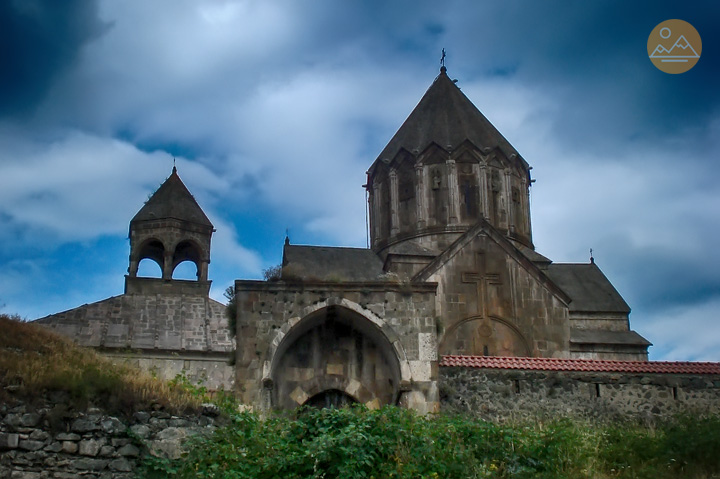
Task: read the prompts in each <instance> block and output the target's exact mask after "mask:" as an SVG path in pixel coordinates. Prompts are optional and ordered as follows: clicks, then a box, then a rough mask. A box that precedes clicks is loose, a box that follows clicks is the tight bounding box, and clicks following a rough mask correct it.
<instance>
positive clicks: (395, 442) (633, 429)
mask: <svg viewBox="0 0 720 479" xmlns="http://www.w3.org/2000/svg"><path fill="white" fill-rule="evenodd" d="M189 451H190V452H189V453H188V454H186V455H185V456H184V457H183V458H181V459H179V460H177V461H167V460H161V459H157V458H148V459H147V461H146V463H145V469H144V471H143V472H142V474H141V475H142V476H143V477H147V478H155V477H177V478H190V477H193V478H194V477H203V478H260V479H261V478H276V477H282V478H309V477H312V478H458V479H460V478H463V479H464V478H615V477H618V478H660V479H662V478H685V477H687V478H708V477H720V418H718V417H709V418H692V417H684V418H675V419H673V420H669V421H668V422H666V423H662V424H657V425H655V426H653V427H652V428H649V427H647V426H642V425H638V424H624V425H621V424H606V425H600V424H592V423H586V422H581V421H575V420H570V419H559V420H556V421H552V422H547V423H539V422H535V423H519V424H495V423H490V422H484V421H479V420H476V419H471V418H469V417H464V416H449V415H442V414H441V415H437V416H433V417H421V416H418V415H416V414H415V413H413V412H412V411H408V410H404V409H399V408H394V407H387V408H384V409H381V410H379V411H370V410H367V409H365V408H362V407H356V408H350V409H340V410H327V409H326V410H305V411H303V412H300V413H297V415H296V416H295V417H293V416H290V415H279V414H278V415H272V416H270V417H268V418H266V419H261V418H260V417H259V416H258V415H256V414H252V413H242V414H237V415H235V416H234V417H233V420H232V422H231V424H230V425H228V426H226V427H223V428H220V429H219V430H217V431H216V433H215V434H214V435H211V436H208V437H203V438H197V439H195V441H194V443H193V444H192V446H191V447H190V449H189Z"/></svg>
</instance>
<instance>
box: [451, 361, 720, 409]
mask: <svg viewBox="0 0 720 479" xmlns="http://www.w3.org/2000/svg"><path fill="white" fill-rule="evenodd" d="M440 403H441V409H443V410H445V411H448V410H449V411H460V412H465V413H470V414H473V415H476V416H478V417H481V418H483V419H489V420H506V419H522V418H536V417H557V416H573V417H586V418H596V419H606V420H616V419H640V420H652V419H656V418H661V417H670V416H672V415H675V414H678V413H692V414H707V413H711V414H719V413H720V375H683V374H627V373H607V372H605V373H601V372H568V371H520V370H493V369H480V368H461V367H441V368H440Z"/></svg>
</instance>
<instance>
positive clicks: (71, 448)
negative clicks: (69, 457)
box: [62, 441, 78, 454]
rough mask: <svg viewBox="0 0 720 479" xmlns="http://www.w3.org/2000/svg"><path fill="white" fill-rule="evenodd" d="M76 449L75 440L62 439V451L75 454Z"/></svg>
mask: <svg viewBox="0 0 720 479" xmlns="http://www.w3.org/2000/svg"><path fill="white" fill-rule="evenodd" d="M77 451H78V445H77V443H76V442H73V441H63V442H62V452H64V453H66V454H75V453H77Z"/></svg>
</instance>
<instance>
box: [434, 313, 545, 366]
mask: <svg viewBox="0 0 720 479" xmlns="http://www.w3.org/2000/svg"><path fill="white" fill-rule="evenodd" d="M440 354H441V355H463V356H516V357H529V356H532V350H531V349H530V345H529V344H528V341H527V340H526V339H525V337H524V335H523V334H522V333H521V332H520V330H519V329H518V328H517V327H516V326H515V325H514V324H512V323H511V322H509V321H507V320H505V319H502V318H497V317H490V318H480V317H472V318H468V319H466V320H464V321H461V322H460V323H458V324H456V325H455V326H453V327H452V328H450V329H449V330H448V331H446V333H445V335H444V337H443V340H442V343H441V344H440Z"/></svg>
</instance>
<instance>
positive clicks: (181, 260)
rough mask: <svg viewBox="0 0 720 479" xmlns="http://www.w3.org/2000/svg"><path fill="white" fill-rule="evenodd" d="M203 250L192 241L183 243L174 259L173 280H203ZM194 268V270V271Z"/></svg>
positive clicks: (174, 253) (179, 245) (174, 254)
mask: <svg viewBox="0 0 720 479" xmlns="http://www.w3.org/2000/svg"><path fill="white" fill-rule="evenodd" d="M200 252H201V248H200V247H199V246H198V245H197V244H195V243H194V242H192V241H188V240H185V241H181V242H180V243H178V245H177V246H176V247H175V251H174V252H173V257H172V275H171V276H172V279H190V280H195V281H197V280H198V279H201V272H202V255H201V253H200ZM193 266H194V269H193Z"/></svg>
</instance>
